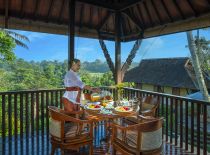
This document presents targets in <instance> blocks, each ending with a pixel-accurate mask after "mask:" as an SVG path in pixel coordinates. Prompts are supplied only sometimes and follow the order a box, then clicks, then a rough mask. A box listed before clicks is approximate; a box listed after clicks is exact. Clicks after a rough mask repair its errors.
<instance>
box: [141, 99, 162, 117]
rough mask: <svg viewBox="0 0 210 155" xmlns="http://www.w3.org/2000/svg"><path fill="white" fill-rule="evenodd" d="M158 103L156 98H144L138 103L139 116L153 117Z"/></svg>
mask: <svg viewBox="0 0 210 155" xmlns="http://www.w3.org/2000/svg"><path fill="white" fill-rule="evenodd" d="M159 103H160V102H159V99H158V97H154V96H145V97H144V98H142V100H141V102H140V111H139V112H140V115H144V116H153V117H155V116H156V114H157V108H158V106H159Z"/></svg>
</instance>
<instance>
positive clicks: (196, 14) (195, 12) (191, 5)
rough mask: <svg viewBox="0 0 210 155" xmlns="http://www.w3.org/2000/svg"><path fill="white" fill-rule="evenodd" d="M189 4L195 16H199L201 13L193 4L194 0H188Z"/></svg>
mask: <svg viewBox="0 0 210 155" xmlns="http://www.w3.org/2000/svg"><path fill="white" fill-rule="evenodd" d="M187 2H188V4H189V5H190V8H191V9H192V11H193V13H194V14H195V16H196V17H197V16H198V15H199V14H198V12H197V11H196V9H195V7H194V6H193V4H192V1H191V0H187Z"/></svg>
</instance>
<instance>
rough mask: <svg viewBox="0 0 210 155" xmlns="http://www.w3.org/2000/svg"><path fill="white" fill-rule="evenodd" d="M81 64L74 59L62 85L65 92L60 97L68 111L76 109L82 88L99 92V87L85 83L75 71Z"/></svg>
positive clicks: (77, 108)
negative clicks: (95, 87)
mask: <svg viewBox="0 0 210 155" xmlns="http://www.w3.org/2000/svg"><path fill="white" fill-rule="evenodd" d="M80 66H81V63H80V60H79V59H74V60H73V61H72V64H71V66H70V70H69V71H68V72H67V73H66V75H65V78H64V85H65V88H66V92H65V93H64V95H63V97H62V101H63V104H64V110H65V111H68V112H72V111H78V110H79V103H80V97H81V92H82V90H83V89H86V90H89V91H92V92H99V91H100V90H99V89H94V88H92V87H91V86H88V85H85V84H84V83H83V82H82V81H81V79H80V77H79V75H78V74H77V72H78V71H79V69H80Z"/></svg>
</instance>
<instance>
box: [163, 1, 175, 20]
mask: <svg viewBox="0 0 210 155" xmlns="http://www.w3.org/2000/svg"><path fill="white" fill-rule="evenodd" d="M160 2H161V3H162V4H163V7H164V9H165V11H166V13H167V15H168V17H169V19H170V22H173V21H174V20H173V18H172V16H171V14H170V12H169V10H168V8H167V6H166V4H165V2H164V0H161V1H160Z"/></svg>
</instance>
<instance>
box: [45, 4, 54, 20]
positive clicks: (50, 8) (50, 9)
mask: <svg viewBox="0 0 210 155" xmlns="http://www.w3.org/2000/svg"><path fill="white" fill-rule="evenodd" d="M53 3H54V0H51V1H50V5H49V8H48V12H47V22H48V21H49V17H50V13H51V11H52V6H53Z"/></svg>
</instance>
